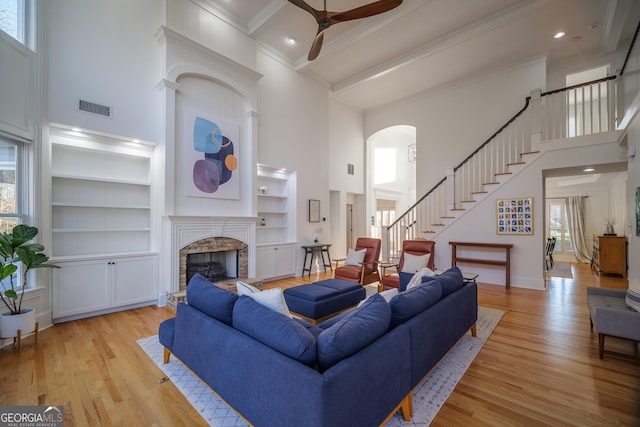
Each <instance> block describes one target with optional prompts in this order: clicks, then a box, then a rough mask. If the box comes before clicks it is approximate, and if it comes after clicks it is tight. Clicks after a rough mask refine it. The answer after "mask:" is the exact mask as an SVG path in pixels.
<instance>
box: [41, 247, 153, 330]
mask: <svg viewBox="0 0 640 427" xmlns="http://www.w3.org/2000/svg"><path fill="white" fill-rule="evenodd" d="M56 264H57V265H59V266H60V267H61V268H59V269H54V270H53V285H52V286H53V318H54V320H58V321H60V320H71V319H76V318H81V317H85V316H86V315H87V314H90V315H94V314H101V313H108V312H111V311H117V310H119V309H122V308H127V307H134V306H141V305H149V304H151V303H153V304H155V303H156V302H157V288H158V287H157V283H158V257H157V256H155V255H146V256H133V255H131V256H123V257H114V258H107V259H103V258H100V259H89V260H84V261H65V262H56Z"/></svg>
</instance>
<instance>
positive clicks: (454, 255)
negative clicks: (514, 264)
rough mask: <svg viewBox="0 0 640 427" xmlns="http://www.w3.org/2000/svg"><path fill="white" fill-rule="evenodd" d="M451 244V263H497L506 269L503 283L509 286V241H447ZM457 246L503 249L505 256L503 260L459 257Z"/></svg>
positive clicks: (511, 245)
mask: <svg viewBox="0 0 640 427" xmlns="http://www.w3.org/2000/svg"><path fill="white" fill-rule="evenodd" d="M449 244H450V245H451V265H452V266H454V265H457V263H459V262H468V263H473V264H485V265H497V266H501V267H504V268H505V270H506V281H505V285H506V287H507V289H508V288H510V287H511V248H512V247H513V244H511V243H478V242H449ZM458 246H473V247H476V248H498V249H504V250H505V253H506V258H505V259H504V260H496V259H479V258H460V257H458V256H457V247H458Z"/></svg>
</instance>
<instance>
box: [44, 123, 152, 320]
mask: <svg viewBox="0 0 640 427" xmlns="http://www.w3.org/2000/svg"><path fill="white" fill-rule="evenodd" d="M50 139H51V167H50V178H51V194H50V206H51V258H52V260H54V261H55V262H56V264H58V265H60V266H61V267H62V268H61V269H59V270H55V271H54V272H53V288H52V296H53V304H52V308H53V319H54V320H56V321H59V320H68V319H70V318H80V317H86V316H89V315H94V314H99V313H104V312H109V311H116V310H119V309H123V308H128V307H131V306H138V305H148V304H151V303H155V302H157V298H158V291H157V289H158V277H157V276H158V272H157V269H158V255H157V253H153V252H151V236H152V222H151V218H152V186H151V172H152V159H153V150H154V146H153V145H150V144H140V143H134V142H131V141H129V140H127V139H123V138H117V137H112V136H106V135H102V134H98V133H90V132H78V131H73V130H71V129H67V128H65V127H58V126H52V127H51V130H50Z"/></svg>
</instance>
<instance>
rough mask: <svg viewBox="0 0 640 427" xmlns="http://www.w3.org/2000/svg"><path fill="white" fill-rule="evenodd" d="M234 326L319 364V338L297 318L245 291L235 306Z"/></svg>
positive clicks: (285, 353) (297, 356)
mask: <svg viewBox="0 0 640 427" xmlns="http://www.w3.org/2000/svg"><path fill="white" fill-rule="evenodd" d="M233 327H234V328H236V329H237V330H239V331H240V332H243V333H245V334H247V335H249V336H250V337H252V338H254V339H256V340H258V341H260V342H261V343H263V344H265V345H267V346H269V347H271V348H273V349H274V350H277V351H279V352H280V353H282V354H284V355H286V356H289V357H291V358H292V359H295V360H298V361H300V362H302V363H304V364H306V365H308V366H311V367H315V365H316V360H317V356H316V339H315V337H314V336H313V334H312V333H311V332H310V331H309V330H308V329H307V328H306V327H305V326H303V324H301V323H300V322H298V321H297V320H296V319H292V318H290V317H287V316H285V315H284V314H282V313H279V312H277V311H274V310H271V309H270V308H268V307H265V306H264V305H262V304H260V303H258V302H256V301H255V300H254V299H253V298H250V297H248V296H246V295H243V296H241V297H239V298H238V301H237V302H236V304H235V305H234V307H233Z"/></svg>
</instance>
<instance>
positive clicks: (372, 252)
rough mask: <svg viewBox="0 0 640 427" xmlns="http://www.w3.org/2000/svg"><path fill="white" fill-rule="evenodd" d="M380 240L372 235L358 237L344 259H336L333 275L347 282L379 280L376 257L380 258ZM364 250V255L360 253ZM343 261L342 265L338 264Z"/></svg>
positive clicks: (372, 281) (364, 282) (365, 283)
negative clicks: (354, 245)
mask: <svg viewBox="0 0 640 427" xmlns="http://www.w3.org/2000/svg"><path fill="white" fill-rule="evenodd" d="M381 246H382V241H381V240H380V239H375V238H372V237H358V239H357V240H356V247H355V248H354V249H353V250H349V254H348V255H347V258H346V259H337V260H336V268H335V274H334V277H335V278H336V279H340V280H346V281H348V282H357V283H360V284H361V285H368V284H369V283H374V282H378V281H380V273H379V272H378V258H380V248H381ZM362 251H364V256H360V257H358V254H357V253H358V252H360V254H359V255H362ZM340 262H344V265H340Z"/></svg>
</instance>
